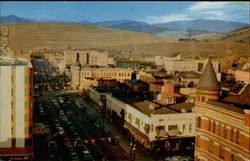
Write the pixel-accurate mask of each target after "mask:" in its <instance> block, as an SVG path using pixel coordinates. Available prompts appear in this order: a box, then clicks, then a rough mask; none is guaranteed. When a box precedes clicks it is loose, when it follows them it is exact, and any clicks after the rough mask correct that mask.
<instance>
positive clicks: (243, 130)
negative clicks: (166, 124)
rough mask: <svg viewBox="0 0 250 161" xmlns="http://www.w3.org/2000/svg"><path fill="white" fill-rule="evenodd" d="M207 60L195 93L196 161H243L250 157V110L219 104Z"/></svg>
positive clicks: (245, 107)
mask: <svg viewBox="0 0 250 161" xmlns="http://www.w3.org/2000/svg"><path fill="white" fill-rule="evenodd" d="M219 94H220V86H219V84H218V81H217V79H216V75H215V72H214V70H213V67H212V63H211V61H210V60H209V61H208V63H207V66H206V68H205V70H204V72H203V74H202V76H201V78H200V82H199V84H198V86H197V92H196V103H195V111H196V139H195V142H196V143H195V160H196V161H210V160H213V161H221V160H226V161H243V160H244V161H246V160H248V159H249V154H250V140H249V136H250V132H249V131H250V121H249V120H250V109H249V106H240V105H237V106H236V105H233V104H231V103H230V104H228V103H225V102H222V101H221V100H220V97H219Z"/></svg>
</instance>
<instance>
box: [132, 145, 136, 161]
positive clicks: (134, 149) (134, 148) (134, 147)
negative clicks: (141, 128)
mask: <svg viewBox="0 0 250 161" xmlns="http://www.w3.org/2000/svg"><path fill="white" fill-rule="evenodd" d="M132 150H133V159H132V160H135V151H136V144H135V143H134V146H133V149H132Z"/></svg>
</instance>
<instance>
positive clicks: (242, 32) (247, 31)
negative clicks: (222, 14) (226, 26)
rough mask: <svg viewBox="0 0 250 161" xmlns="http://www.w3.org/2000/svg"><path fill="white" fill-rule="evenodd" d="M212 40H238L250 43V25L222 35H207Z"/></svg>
mask: <svg viewBox="0 0 250 161" xmlns="http://www.w3.org/2000/svg"><path fill="white" fill-rule="evenodd" d="M207 38H208V39H210V40H211V41H224V42H238V43H245V44H250V26H248V27H244V28H241V29H238V30H235V31H232V32H228V33H225V34H221V35H216V36H209V37H207Z"/></svg>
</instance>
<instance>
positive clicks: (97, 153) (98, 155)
mask: <svg viewBox="0 0 250 161" xmlns="http://www.w3.org/2000/svg"><path fill="white" fill-rule="evenodd" d="M69 120H70V121H71V122H72V125H73V126H74V127H75V129H76V131H77V132H78V133H79V134H80V136H81V137H82V139H83V140H89V141H90V140H91V139H93V138H92V137H91V136H90V135H89V134H88V133H87V132H86V131H85V129H84V128H83V127H82V126H81V124H80V123H79V122H78V121H77V119H75V118H70V119H69ZM86 147H87V149H88V150H89V151H90V153H91V155H92V156H93V158H94V160H102V159H103V158H104V154H103V153H102V150H101V149H100V148H99V147H97V145H96V144H86Z"/></svg>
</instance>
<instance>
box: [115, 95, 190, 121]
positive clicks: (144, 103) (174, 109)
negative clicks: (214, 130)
mask: <svg viewBox="0 0 250 161" xmlns="http://www.w3.org/2000/svg"><path fill="white" fill-rule="evenodd" d="M112 96H113V97H115V98H117V99H118V100H120V101H122V102H124V103H126V104H129V105H131V106H132V107H133V108H135V109H137V110H138V111H140V112H142V113H144V114H145V115H147V116H151V114H154V115H157V114H175V113H181V112H182V109H184V110H185V111H186V112H192V108H193V107H194V104H193V103H178V104H174V105H169V106H163V105H159V104H156V103H154V102H151V101H148V100H146V99H145V98H144V97H143V95H142V94H141V95H140V94H139V93H134V92H133V93H115V94H112ZM151 106H154V110H153V109H150V107H151Z"/></svg>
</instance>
